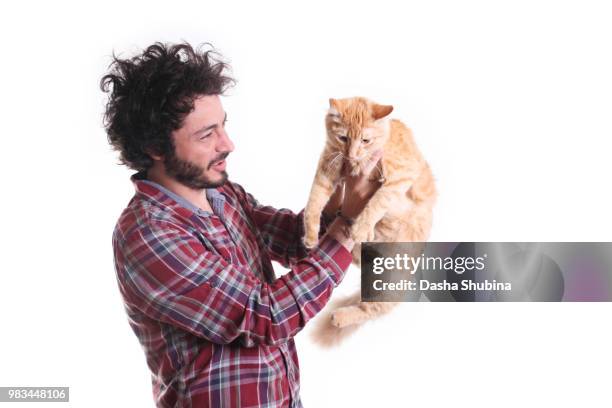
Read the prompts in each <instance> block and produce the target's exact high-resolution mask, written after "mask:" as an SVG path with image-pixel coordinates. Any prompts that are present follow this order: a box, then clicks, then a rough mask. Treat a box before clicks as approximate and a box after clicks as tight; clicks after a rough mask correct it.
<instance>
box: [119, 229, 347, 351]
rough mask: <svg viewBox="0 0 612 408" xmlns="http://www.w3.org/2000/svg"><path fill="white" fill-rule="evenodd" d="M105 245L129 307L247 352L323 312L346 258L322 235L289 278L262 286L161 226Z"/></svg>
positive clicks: (278, 339)
mask: <svg viewBox="0 0 612 408" xmlns="http://www.w3.org/2000/svg"><path fill="white" fill-rule="evenodd" d="M113 245H114V250H115V259H116V264H117V273H118V276H119V281H120V286H121V290H122V292H123V294H124V296H125V298H126V300H127V301H128V302H129V303H130V304H131V305H133V306H134V307H136V308H137V309H139V310H140V311H141V312H142V313H143V314H145V315H146V316H148V317H149V318H151V319H155V320H159V321H162V322H164V323H167V324H171V325H174V326H176V327H179V328H181V329H183V330H186V331H188V332H190V333H192V334H194V335H196V336H199V337H202V338H204V339H206V340H208V341H211V342H214V343H224V344H225V343H230V342H233V341H235V340H238V341H240V342H241V343H242V344H244V345H245V346H247V347H250V346H254V345H256V344H268V345H278V344H280V343H283V342H285V341H287V340H288V339H290V338H291V337H293V336H295V334H296V333H297V332H299V331H300V330H301V329H302V328H303V327H304V325H305V324H306V322H308V321H309V320H310V319H311V318H312V317H313V316H314V315H316V314H317V313H318V312H319V311H320V310H321V309H322V308H323V306H325V304H326V303H327V301H328V300H329V297H330V296H331V292H332V290H333V288H334V287H335V286H337V285H338V284H339V283H340V281H341V280H342V279H343V277H344V273H345V271H346V269H347V268H348V266H349V264H350V262H351V255H350V253H349V251H348V250H347V249H346V248H345V247H344V246H342V245H341V244H340V243H339V242H338V241H337V240H336V239H335V238H334V237H332V236H330V235H326V236H324V237H323V238H322V239H321V241H320V243H319V245H318V246H317V247H315V248H314V249H313V250H312V251H311V253H310V254H309V256H308V257H307V258H304V259H301V260H299V261H297V262H296V263H295V264H294V265H293V266H292V269H291V271H290V272H289V273H287V274H285V275H283V276H282V277H280V278H279V279H277V280H276V281H274V282H272V283H262V282H261V281H259V280H258V279H255V278H253V277H251V276H249V274H247V273H246V271H245V270H244V267H240V266H236V265H233V264H230V263H228V262H227V261H225V260H224V259H223V258H222V257H219V256H217V255H215V254H214V253H212V252H210V251H208V250H207V249H206V248H205V247H204V246H203V245H202V244H201V243H200V241H199V240H198V239H197V237H195V236H194V235H192V234H190V233H188V232H186V231H185V230H183V229H182V228H180V227H179V226H176V225H174V224H172V223H170V222H168V221H161V220H159V221H153V222H152V223H150V224H149V225H147V226H143V227H139V228H138V229H136V230H133V231H132V232H131V233H130V234H129V235H128V236H126V237H120V236H119V233H117V232H116V233H115V236H114V239H113Z"/></svg>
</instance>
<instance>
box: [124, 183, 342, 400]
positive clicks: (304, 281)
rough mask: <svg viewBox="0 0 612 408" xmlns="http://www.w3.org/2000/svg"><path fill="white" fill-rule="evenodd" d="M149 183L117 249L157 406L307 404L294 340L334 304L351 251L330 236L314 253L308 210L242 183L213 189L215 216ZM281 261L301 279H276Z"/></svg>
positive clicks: (142, 186)
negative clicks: (258, 195) (266, 197)
mask: <svg viewBox="0 0 612 408" xmlns="http://www.w3.org/2000/svg"><path fill="white" fill-rule="evenodd" d="M140 178H142V176H141V175H135V176H134V177H133V178H132V180H133V182H134V184H135V187H136V194H135V196H134V197H133V198H132V200H131V201H130V203H129V204H128V206H127V208H126V209H125V210H124V211H123V213H122V214H121V217H120V218H119V220H118V222H117V226H116V228H115V231H114V234H113V249H114V255H115V267H116V273H117V279H118V282H119V289H120V291H121V294H122V295H123V299H124V302H125V308H126V311H127V314H128V317H129V323H130V325H131V327H132V329H133V331H134V333H135V334H136V336H137V337H138V340H139V341H140V343H141V345H142V347H143V348H144V351H145V353H146V358H147V363H148V366H149V368H150V370H151V373H152V381H153V395H154V398H155V402H156V404H157V405H158V406H160V407H209V406H212V407H263V406H265V407H301V406H302V404H301V401H300V396H299V366H298V357H297V352H296V348H295V343H294V340H293V336H295V335H296V334H297V333H298V332H299V331H300V330H301V329H302V328H303V327H304V325H305V324H306V322H308V321H309V320H310V319H311V318H312V317H313V316H314V315H316V314H317V312H319V311H320V310H321V309H322V308H323V306H324V305H325V304H326V303H327V301H328V300H329V297H330V296H331V293H332V290H333V289H334V288H335V287H336V286H337V285H338V284H339V283H340V282H341V281H342V278H343V277H344V272H345V271H346V269H347V268H348V266H349V264H350V262H351V255H350V253H349V252H348V251H347V250H346V249H345V248H344V247H343V246H342V245H340V244H339V243H338V241H336V240H335V239H333V238H331V237H329V236H325V237H323V238H322V239H321V241H320V242H319V245H318V246H317V247H315V248H314V249H313V250H312V251H310V252H309V253H308V252H307V251H306V250H305V248H304V247H303V246H302V244H301V236H302V235H303V227H302V213H301V212H300V214H297V215H296V214H294V213H293V212H291V211H289V210H287V209H281V210H277V209H274V208H272V207H268V206H262V205H260V204H259V203H258V202H257V201H256V200H255V199H254V198H253V197H252V196H251V195H250V194H248V193H246V192H245V191H244V189H243V188H242V187H241V186H240V185H238V184H235V183H232V182H229V181H228V182H227V183H226V184H225V185H224V186H222V187H220V188H218V189H209V190H207V192H206V193H207V196H208V198H209V200H210V201H211V205H212V207H213V211H214V213H210V212H207V211H203V210H201V209H198V208H197V207H195V206H193V205H192V204H190V203H189V202H187V201H186V200H184V199H182V198H181V197H178V196H176V195H175V194H173V193H172V192H170V191H168V190H166V189H164V188H163V187H162V186H160V185H158V184H155V183H152V182H149V181H145V180H140ZM328 221H329V220H326V221H324V222H323V225H322V229H325V227H326V224H327V223H328ZM271 260H274V261H277V262H279V263H281V264H282V265H283V266H285V267H287V268H290V269H291V271H290V272H288V273H287V274H285V275H283V276H281V277H280V278H278V279H277V278H276V277H275V275H274V270H273V268H272V263H271Z"/></svg>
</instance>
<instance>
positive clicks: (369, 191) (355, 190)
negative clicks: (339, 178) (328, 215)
mask: <svg viewBox="0 0 612 408" xmlns="http://www.w3.org/2000/svg"><path fill="white" fill-rule="evenodd" d="M381 158H382V150H378V151H377V152H375V153H374V154H372V156H371V157H370V159H369V160H368V163H366V165H365V166H364V171H363V173H361V174H359V175H357V176H351V175H350V174H349V172H348V171H347V172H346V175H345V180H346V181H345V188H344V199H343V201H342V214H343V215H344V216H346V217H349V218H356V217H357V216H358V215H359V213H361V211H362V210H363V209H364V207H365V206H366V204H367V203H368V201H369V200H370V198H371V197H372V196H373V195H374V193H375V192H376V190H378V188H379V187H380V186H381V182H380V181H379V180H378V177H372V176H373V174H372V173H373V172H374V169H375V168H376V165H377V164H378V162H379V161H380V159H381ZM374 175H375V174H374ZM372 179H373V180H372Z"/></svg>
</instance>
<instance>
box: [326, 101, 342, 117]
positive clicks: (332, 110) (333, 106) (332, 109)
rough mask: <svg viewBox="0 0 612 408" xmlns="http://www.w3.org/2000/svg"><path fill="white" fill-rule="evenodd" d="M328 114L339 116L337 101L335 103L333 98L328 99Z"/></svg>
mask: <svg viewBox="0 0 612 408" xmlns="http://www.w3.org/2000/svg"><path fill="white" fill-rule="evenodd" d="M328 113H329V114H330V115H332V116H338V117H339V116H340V112H338V101H336V100H335V99H334V98H329V111H328Z"/></svg>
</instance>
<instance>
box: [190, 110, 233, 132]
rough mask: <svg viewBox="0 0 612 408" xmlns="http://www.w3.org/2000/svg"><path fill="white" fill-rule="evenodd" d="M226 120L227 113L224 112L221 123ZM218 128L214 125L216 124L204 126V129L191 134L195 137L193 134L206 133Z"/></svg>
mask: <svg viewBox="0 0 612 408" xmlns="http://www.w3.org/2000/svg"><path fill="white" fill-rule="evenodd" d="M226 120H227V112H225V116H224V117H223V122H225V121H226ZM218 126H219V125H218V124H216V123H215V124H214V125H210V126H205V127H203V128H202V129H200V130H196V131H195V132H193V134H194V135H195V134H197V133H202V132H206V131H207V130H211V129H214V128H216V127H218Z"/></svg>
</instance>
